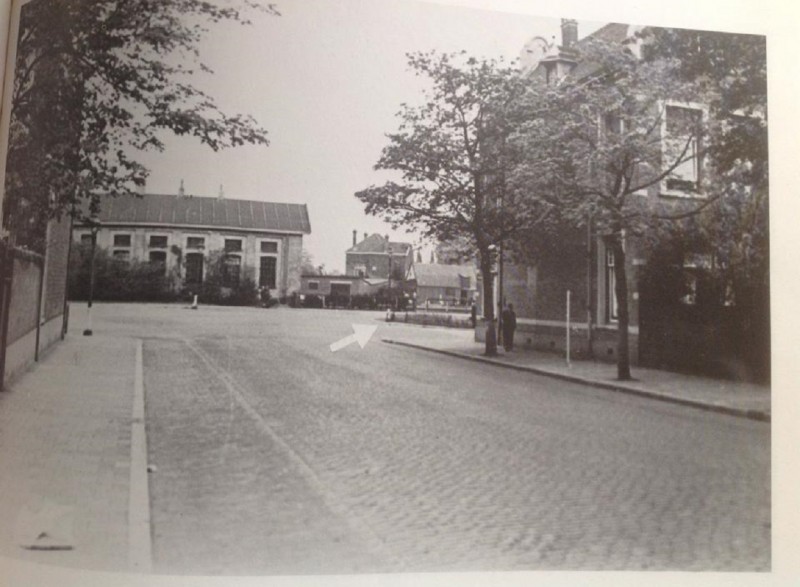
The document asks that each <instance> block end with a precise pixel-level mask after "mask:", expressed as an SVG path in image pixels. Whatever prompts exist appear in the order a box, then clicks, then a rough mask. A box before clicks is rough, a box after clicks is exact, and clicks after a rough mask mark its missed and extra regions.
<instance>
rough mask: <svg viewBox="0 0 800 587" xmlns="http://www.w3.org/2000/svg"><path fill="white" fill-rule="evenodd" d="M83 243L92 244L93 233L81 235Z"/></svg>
mask: <svg viewBox="0 0 800 587" xmlns="http://www.w3.org/2000/svg"><path fill="white" fill-rule="evenodd" d="M81 244H82V245H91V244H92V235H91V233H89V234H82V235H81Z"/></svg>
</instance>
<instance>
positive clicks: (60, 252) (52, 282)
mask: <svg viewBox="0 0 800 587" xmlns="http://www.w3.org/2000/svg"><path fill="white" fill-rule="evenodd" d="M71 227H72V222H71V221H70V220H69V219H68V218H62V219H61V220H60V221H53V222H51V223H50V238H49V244H48V246H47V261H46V266H45V292H44V300H43V304H44V308H43V317H44V320H45V321H47V320H50V319H51V318H55V317H56V316H60V315H61V314H62V313H63V312H64V299H65V297H66V295H67V294H66V288H67V269H68V261H69V239H70V232H71Z"/></svg>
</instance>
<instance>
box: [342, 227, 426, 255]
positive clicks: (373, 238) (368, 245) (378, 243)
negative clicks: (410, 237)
mask: <svg viewBox="0 0 800 587" xmlns="http://www.w3.org/2000/svg"><path fill="white" fill-rule="evenodd" d="M387 243H388V246H391V248H392V255H407V254H408V252H409V251H410V250H411V245H410V244H409V243H399V242H392V241H389V240H387V239H386V238H385V237H383V236H381V235H379V234H378V233H377V232H376V233H374V234H371V235H369V236H368V237H367V238H365V239H364V240H363V241H361V242H360V243H356V244H355V245H353V246H352V247H350V248H349V249H347V251H346V252H347V253H387V252H388V246H387Z"/></svg>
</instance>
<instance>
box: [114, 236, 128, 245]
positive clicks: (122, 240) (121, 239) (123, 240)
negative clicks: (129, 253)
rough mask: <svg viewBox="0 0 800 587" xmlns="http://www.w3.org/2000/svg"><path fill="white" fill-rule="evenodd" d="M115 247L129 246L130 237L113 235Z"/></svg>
mask: <svg viewBox="0 0 800 587" xmlns="http://www.w3.org/2000/svg"><path fill="white" fill-rule="evenodd" d="M114 246H115V247H129V246H131V235H129V234H115V235H114Z"/></svg>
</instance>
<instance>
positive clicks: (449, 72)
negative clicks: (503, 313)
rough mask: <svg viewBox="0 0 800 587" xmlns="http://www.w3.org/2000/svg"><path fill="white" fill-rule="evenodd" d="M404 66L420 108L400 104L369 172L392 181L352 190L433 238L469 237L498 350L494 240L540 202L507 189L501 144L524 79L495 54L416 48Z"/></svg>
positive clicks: (489, 341) (524, 221)
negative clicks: (420, 83)
mask: <svg viewBox="0 0 800 587" xmlns="http://www.w3.org/2000/svg"><path fill="white" fill-rule="evenodd" d="M408 64H409V66H410V68H411V70H412V71H413V72H414V73H415V74H416V75H417V76H423V77H425V78H427V79H428V81H429V82H430V88H429V89H428V90H427V91H426V93H425V96H424V97H425V103H424V104H423V105H421V106H410V105H407V104H404V105H402V109H401V110H400V112H399V113H398V118H399V119H400V126H399V129H398V130H397V131H396V132H394V133H390V134H388V135H387V137H388V140H389V143H388V145H387V146H386V147H384V149H383V152H382V154H381V157H380V159H379V160H378V163H377V164H376V165H375V168H376V169H377V170H387V171H390V172H394V173H395V174H396V176H397V177H398V179H397V180H390V181H387V182H386V183H385V184H383V185H380V186H371V187H369V188H367V189H365V190H363V191H360V192H358V193H356V197H357V198H358V199H360V200H361V201H362V202H364V204H365V205H366V211H367V212H368V213H370V214H374V215H376V216H381V217H383V219H384V220H386V221H388V222H390V223H391V224H392V225H393V226H394V227H398V226H400V225H403V226H407V227H409V226H410V227H414V228H416V229H419V230H420V231H421V232H422V233H423V234H424V236H425V237H427V238H429V239H430V240H436V241H440V242H442V241H445V242H446V241H452V240H454V239H467V240H468V241H469V242H470V243H471V245H472V247H473V251H475V252H476V253H477V257H478V262H479V265H480V270H481V274H482V276H483V311H484V316H485V319H486V354H487V355H490V356H491V355H496V354H497V335H496V330H495V327H494V322H495V311H494V301H493V293H492V286H493V283H492V272H493V264H494V259H495V252H494V247H495V246H497V244H498V243H500V242H501V241H502V240H503V239H505V238H508V237H509V236H510V235H512V234H514V233H515V232H518V231H521V230H524V229H526V228H531V227H533V226H534V225H535V224H536V223H537V222H539V221H540V219H541V218H542V215H543V212H542V208H541V206H540V205H539V203H538V202H534V201H533V200H531V199H525V198H522V197H521V195H520V194H519V193H517V192H514V191H512V190H509V189H507V187H506V181H505V176H506V173H507V172H508V170H509V169H510V161H511V158H510V157H509V156H508V153H507V151H506V149H505V148H504V145H505V141H506V139H507V137H508V136H509V135H510V133H511V132H512V131H513V128H514V124H513V116H512V113H513V108H512V106H513V105H514V104H515V103H516V100H517V99H518V98H519V96H520V95H521V94H523V93H524V92H525V91H528V88H527V83H526V82H525V80H523V79H522V78H521V77H520V76H519V75H518V73H517V71H516V70H515V69H513V68H510V67H506V66H504V65H503V64H502V63H500V62H497V61H495V60H488V59H484V60H479V59H476V58H473V57H468V56H466V54H464V53H463V52H462V53H460V54H437V53H433V52H431V53H415V54H410V55H408Z"/></svg>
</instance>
